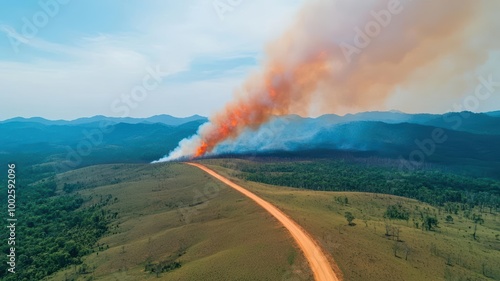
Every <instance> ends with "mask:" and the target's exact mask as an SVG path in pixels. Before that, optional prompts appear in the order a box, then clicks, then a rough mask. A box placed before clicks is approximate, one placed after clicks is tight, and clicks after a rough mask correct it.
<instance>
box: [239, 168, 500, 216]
mask: <svg viewBox="0 0 500 281" xmlns="http://www.w3.org/2000/svg"><path fill="white" fill-rule="evenodd" d="M372 162H373V161H372ZM231 168H235V169H236V170H238V171H241V173H240V174H239V175H238V176H239V177H240V178H243V179H246V180H250V181H256V182H261V183H267V184H273V185H280V186H290V187H298V188H305V189H312V190H324V191H360V192H373V193H383V194H392V195H398V196H403V197H408V198H413V199H417V200H420V201H422V202H426V203H429V204H431V205H434V206H445V207H446V208H448V209H450V210H451V209H461V210H464V209H470V208H474V207H478V208H479V209H480V210H481V211H492V210H498V208H499V207H500V181H498V180H495V179H490V178H477V177H472V176H465V175H460V174H456V173H453V172H445V171H440V170H437V169H428V170H416V171H413V172H407V171H401V170H399V169H398V168H397V167H393V166H388V165H377V164H374V163H368V162H365V163H363V162H356V161H350V160H345V159H336V160H327V159H324V160H316V161H301V162H291V161H279V162H278V161H277V162H247V161H246V162H242V161H240V162H238V164H237V167H231Z"/></svg>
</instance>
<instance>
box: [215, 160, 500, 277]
mask: <svg viewBox="0 0 500 281" xmlns="http://www.w3.org/2000/svg"><path fill="white" fill-rule="evenodd" d="M232 161H234V160H228V159H226V160H210V161H209V163H210V165H209V167H211V168H213V169H215V170H217V171H219V172H220V173H221V174H224V175H226V176H228V177H230V178H232V180H234V181H235V182H237V183H239V184H241V185H243V186H245V187H247V188H248V189H249V190H251V191H253V192H255V193H256V194H258V195H259V196H261V197H262V198H264V199H266V200H268V201H270V202H272V203H273V204H275V205H276V206H278V207H279V208H280V209H282V210H283V211H284V212H285V213H287V214H288V215H290V216H291V217H292V218H293V219H295V220H296V221H297V222H298V223H299V224H300V225H302V226H303V227H304V228H305V229H306V230H307V231H309V232H310V233H311V234H312V235H313V236H314V237H315V238H316V239H318V241H319V242H320V243H321V245H322V246H323V247H324V248H325V249H327V250H328V252H329V253H330V254H331V255H332V256H333V257H334V259H335V261H336V262H337V263H338V264H339V266H340V268H341V270H342V271H343V273H344V276H345V279H346V280H498V279H500V270H499V269H498V268H500V267H499V265H500V264H499V262H498V261H499V260H500V238H499V236H500V215H499V214H498V213H496V212H493V213H485V214H483V217H484V223H483V224H482V225H479V226H478V228H477V237H478V239H477V240H474V239H473V237H472V233H473V228H474V224H473V222H472V221H471V220H469V219H467V218H466V217H465V214H464V213H462V212H458V213H457V214H456V215H455V214H452V215H451V216H452V217H453V218H454V220H453V223H446V222H445V221H446V216H448V215H449V213H447V212H445V210H444V209H443V208H436V207H433V206H430V205H428V204H424V203H421V202H419V201H416V200H411V199H408V198H404V197H397V196H390V195H382V194H374V193H362V192H359V193H354V192H323V191H311V190H303V189H296V188H289V187H281V186H275V185H267V184H261V183H256V182H251V181H245V180H241V179H239V178H238V177H236V176H237V175H238V174H239V173H240V172H239V171H238V170H233V169H230V168H224V167H230V166H231V165H230V164H231V162H232ZM222 166H224V167H222ZM332 176H333V175H332ZM346 199H347V200H346ZM345 202H347V203H345ZM395 204H401V205H402V206H403V207H404V208H405V209H407V210H409V212H410V213H411V216H410V219H409V221H408V222H407V221H404V220H390V219H385V218H384V213H385V212H386V210H387V207H388V206H390V205H395ZM421 211H422V212H424V213H428V214H432V215H435V216H436V217H437V218H438V220H439V222H440V223H439V224H438V227H437V228H435V229H434V230H432V231H424V230H422V229H421V228H420V227H419V228H416V227H415V225H414V223H415V222H418V218H417V214H418V213H419V212H421ZM345 212H351V213H352V214H353V215H354V217H355V218H356V219H355V221H354V222H355V224H356V225H355V226H348V225H347V221H346V219H345V217H344V215H345ZM476 212H479V210H476ZM386 226H387V227H389V230H390V231H389V234H390V235H386ZM394 227H397V228H399V232H400V235H399V236H400V237H399V240H401V241H402V242H396V238H395V236H394V235H392V234H391V233H392V231H391V229H392V228H394ZM395 249H396V251H395ZM406 249H408V250H406ZM406 253H408V254H407V255H406Z"/></svg>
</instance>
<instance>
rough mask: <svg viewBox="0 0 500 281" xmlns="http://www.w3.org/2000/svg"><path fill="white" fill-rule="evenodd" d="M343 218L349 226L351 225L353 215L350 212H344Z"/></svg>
mask: <svg viewBox="0 0 500 281" xmlns="http://www.w3.org/2000/svg"><path fill="white" fill-rule="evenodd" d="M344 216H345V219H346V220H347V222H348V223H349V225H352V221H353V220H354V219H355V217H354V215H353V214H352V213H351V212H345V215H344Z"/></svg>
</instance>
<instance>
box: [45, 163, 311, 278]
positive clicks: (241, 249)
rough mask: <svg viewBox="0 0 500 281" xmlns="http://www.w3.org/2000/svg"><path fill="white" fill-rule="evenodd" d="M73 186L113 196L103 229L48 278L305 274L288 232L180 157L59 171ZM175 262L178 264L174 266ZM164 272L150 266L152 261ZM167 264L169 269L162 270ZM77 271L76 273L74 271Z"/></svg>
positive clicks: (84, 192)
mask: <svg viewBox="0 0 500 281" xmlns="http://www.w3.org/2000/svg"><path fill="white" fill-rule="evenodd" d="M58 182H59V184H60V186H59V192H60V193H63V187H64V183H66V184H76V183H80V185H81V186H82V187H83V189H77V190H75V191H73V192H78V193H80V194H81V195H82V196H83V197H85V198H86V197H91V198H92V200H91V201H89V202H88V203H87V204H93V202H97V201H99V200H100V198H103V197H104V198H106V197H109V198H116V199H113V200H111V201H112V204H110V205H109V206H107V207H105V211H106V212H109V213H110V214H115V213H116V214H117V215H116V217H115V218H113V219H112V220H111V222H110V227H109V228H110V230H109V233H108V234H106V235H105V236H104V237H103V238H102V239H101V240H100V241H99V242H98V244H97V245H96V246H95V247H94V250H95V252H94V253H92V254H91V255H89V256H87V257H86V258H85V259H84V260H83V264H81V265H77V266H74V267H69V268H67V269H66V270H63V271H61V272H59V273H57V274H55V275H53V276H51V277H50V278H49V279H48V280H65V279H69V280H92V278H95V280H291V279H290V278H294V277H297V276H298V277H300V278H305V279H300V280H310V278H311V273H310V271H309V269H308V267H307V266H304V264H305V260H304V258H303V257H302V256H301V254H300V252H299V250H298V249H297V248H296V247H295V245H294V244H293V240H292V238H291V237H289V236H288V234H287V233H286V232H285V229H284V228H282V227H280V226H279V225H278V223H277V222H276V221H275V220H274V219H273V218H271V216H270V215H268V214H267V213H265V211H264V210H262V209H260V208H259V207H257V206H256V205H254V204H253V203H252V202H251V201H250V200H249V199H246V198H244V197H242V196H241V195H240V194H239V193H237V192H236V191H233V190H232V189H229V188H227V187H225V186H224V185H222V184H220V183H219V182H216V181H215V180H213V179H212V178H210V177H209V176H207V175H206V174H204V173H203V172H202V171H199V170H198V169H196V168H193V167H189V166H187V165H183V164H158V165H124V164H121V165H101V166H93V167H87V168H83V169H79V170H76V171H72V172H68V173H65V174H62V175H60V176H59V178H58ZM177 263H179V265H180V267H178V268H175V267H176V266H177ZM158 266H160V268H161V267H163V268H164V272H162V273H159V274H158V277H157V275H156V273H155V272H151V271H152V270H155V269H157V268H159V267H158ZM169 266H171V267H172V268H175V269H172V270H170V271H168V272H167V270H168V268H169ZM79 272H80V273H79Z"/></svg>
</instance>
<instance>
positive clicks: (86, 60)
mask: <svg viewBox="0 0 500 281" xmlns="http://www.w3.org/2000/svg"><path fill="white" fill-rule="evenodd" d="M332 1H333V0H332ZM304 2H307V0H273V1H266V0H252V1H250V0H185V1H174V0H148V1H139V0H134V1H118V0H101V1H99V0H85V1H84V0H80V1H77V0H38V1H36V0H33V1H14V0H0V5H1V6H0V7H1V9H0V120H3V119H7V118H12V117H16V116H23V117H33V116H41V117H45V118H48V119H75V118H79V117H85V116H93V115H107V116H124V117H125V116H127V117H148V116H152V115H157V114H171V115H174V116H179V117H181V116H190V115H193V114H200V115H205V116H210V115H212V114H213V113H215V112H216V111H217V110H219V109H221V108H222V107H223V106H224V104H225V103H226V102H228V101H230V100H231V99H232V97H233V92H234V90H235V89H238V87H239V86H240V85H241V84H242V82H243V81H244V80H245V78H246V77H247V76H248V75H250V74H251V73H253V72H255V71H256V70H257V69H258V68H259V65H260V64H261V62H262V60H263V58H264V54H265V49H266V45H267V44H268V42H270V41H272V40H273V39H274V38H276V37H277V36H279V35H280V34H282V32H283V31H284V30H286V28H287V27H288V26H289V25H290V23H292V22H293V21H294V18H295V15H296V13H297V12H298V11H299V10H300V8H301V7H302V5H303V4H304ZM368 2H370V1H368ZM371 2H374V1H373V0H372V1H371ZM382 2H383V1H382ZM365 3H367V2H364V0H363V2H362V1H361V0H360V1H359V2H358V3H355V4H356V5H354V6H360V7H365V6H366V5H365ZM217 8H219V10H217ZM224 8H226V10H220V9H224ZM367 9H368V8H367ZM361 10H363V9H361ZM350 12H352V11H350ZM337 16H338V17H340V18H341V19H349V20H348V22H351V19H353V18H355V16H356V15H350V14H349V13H345V14H341V15H337ZM357 16H358V17H359V15H357ZM486 16H487V15H486ZM490 17H491V16H490ZM360 20H363V19H360ZM353 22H357V21H356V20H353ZM495 26H496V25H495ZM354 27H356V26H352V28H354ZM345 28H347V29H346V30H345V31H346V34H348V35H349V36H351V35H352V34H354V31H353V29H352V30H351V29H349V26H346V27H345ZM493 29H494V30H496V29H495V28H494V27H493ZM484 34H486V35H487V34H489V33H487V32H484ZM492 34H493V33H492ZM481 36H482V35H481ZM481 36H479V38H483V37H485V36H482V37H481ZM491 38H492V39H491V40H490V41H492V42H493V41H495V42H496V41H498V40H496V39H494V37H491ZM483 39H485V38H483ZM493 39H494V40H493ZM485 40H488V39H485ZM479 42H481V41H479ZM476 43H477V42H475V41H474V40H472V39H471V40H470V44H472V45H473V44H476ZM483 43H484V42H483ZM477 44H481V43H477ZM489 56H490V59H489V60H488V62H487V63H486V64H484V65H482V66H481V67H480V68H479V69H478V70H474V69H471V70H470V73H471V75H472V76H474V75H475V76H477V75H479V74H481V75H483V74H484V75H489V74H494V77H493V78H492V79H493V80H494V81H498V79H500V78H499V77H498V75H497V72H498V62H499V61H500V52H499V51H498V48H497V49H496V51H495V52H494V53H491V54H490V55H489ZM481 69H482V71H481ZM478 73H479V74H478ZM472 76H471V77H472ZM475 76H474V77H473V78H474V79H473V80H474V82H473V87H475V85H476V84H477V83H478V82H477V79H475ZM485 77H488V76H485ZM432 78H433V79H434V80H436V81H434V82H435V83H429V84H428V85H427V84H426V85H420V84H419V85H418V86H419V87H418V88H422V89H424V90H423V91H424V93H423V94H426V95H427V96H429V95H431V94H432V93H434V92H437V93H438V94H439V92H446V87H448V86H449V84H453V83H454V82H448V83H443V81H441V80H440V79H441V77H432ZM462 78H463V77H458V78H457V79H461V80H465V78H463V79H462ZM469 78H470V77H469ZM431 80H432V79H431ZM459 82H460V81H459ZM436 84H438V85H441V86H442V89H441V88H440V89H436V88H433V87H434V86H435V85H436ZM424 86H427V88H425V87H424ZM146 88H147V89H146ZM473 89H474V88H471V89H464V90H463V92H464V93H452V94H453V95H454V97H453V99H449V100H445V101H444V102H437V100H438V99H439V98H438V97H437V96H433V97H432V98H433V102H429V100H428V99H426V98H422V97H423V95H422V92H421V91H420V92H415V93H413V92H405V89H404V88H401V89H400V88H398V89H396V92H395V94H394V95H393V96H392V98H391V99H390V100H389V101H388V102H387V104H386V108H383V109H398V110H402V111H409V112H413V111H412V110H413V109H412V108H418V109H419V110H420V112H421V110H422V109H423V110H431V111H432V112H444V111H449V110H453V109H454V108H452V107H451V105H452V104H453V103H457V102H458V103H461V102H462V100H463V99H464V97H467V94H470V93H471V92H472V91H473ZM431 96H432V95H431ZM381 109H382V108H381ZM498 109H500V97H499V96H498V95H496V94H495V95H494V96H493V98H491V99H489V100H488V102H487V103H486V102H483V103H481V104H480V107H479V108H478V110H477V111H492V110H498ZM331 113H339V112H331ZM343 113H345V112H343Z"/></svg>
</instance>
